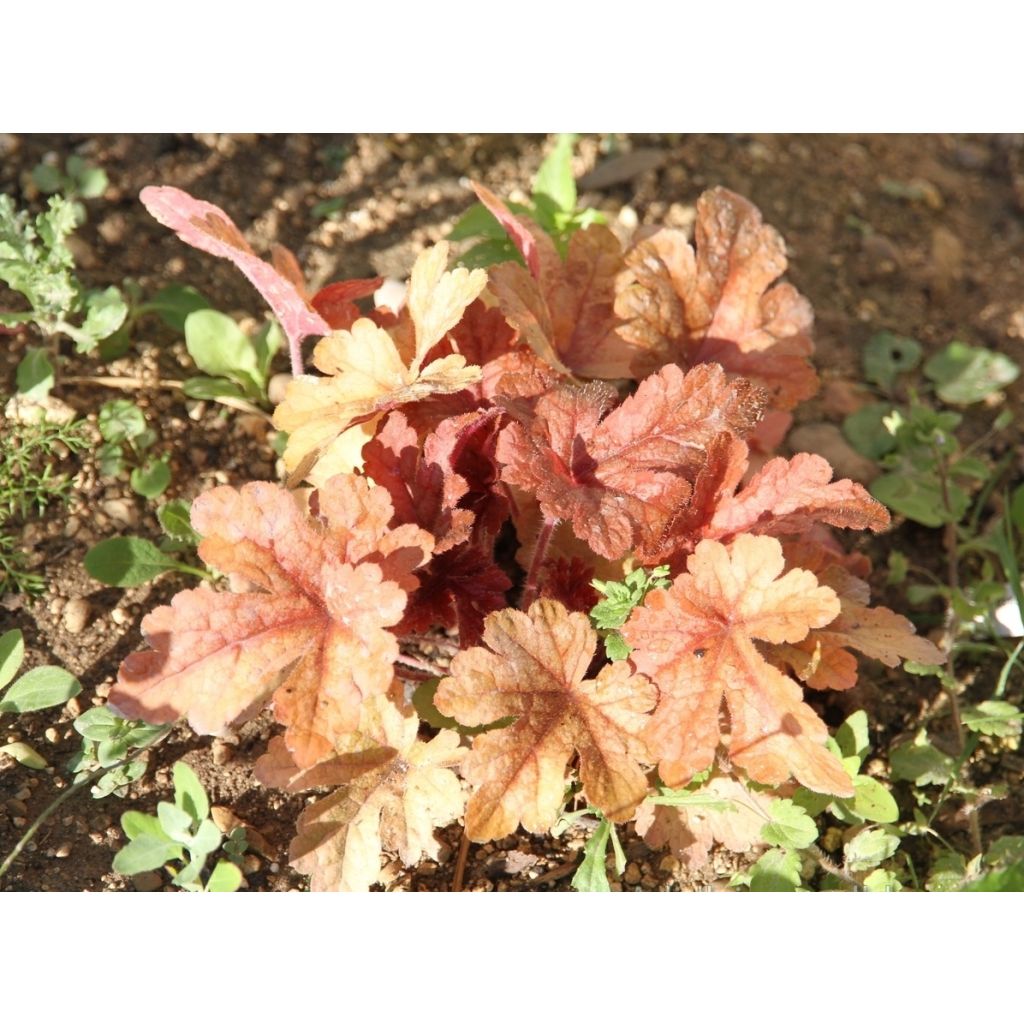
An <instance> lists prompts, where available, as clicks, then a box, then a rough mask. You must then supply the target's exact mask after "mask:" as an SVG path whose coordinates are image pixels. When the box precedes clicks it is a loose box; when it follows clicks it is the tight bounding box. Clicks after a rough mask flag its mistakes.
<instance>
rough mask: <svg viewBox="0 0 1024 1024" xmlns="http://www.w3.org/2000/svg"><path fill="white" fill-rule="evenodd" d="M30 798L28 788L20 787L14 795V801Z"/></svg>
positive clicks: (30, 793) (30, 794)
mask: <svg viewBox="0 0 1024 1024" xmlns="http://www.w3.org/2000/svg"><path fill="white" fill-rule="evenodd" d="M31 798H32V790H31V789H30V788H29V787H28V786H22V787H21V789H19V790H18V792H17V793H15V794H14V799H15V800H30V799H31Z"/></svg>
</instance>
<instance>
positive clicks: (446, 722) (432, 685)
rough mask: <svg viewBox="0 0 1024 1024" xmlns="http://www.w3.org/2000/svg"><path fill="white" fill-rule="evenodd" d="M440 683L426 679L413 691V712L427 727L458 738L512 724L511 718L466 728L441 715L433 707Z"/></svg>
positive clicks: (437, 680)
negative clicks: (442, 730) (445, 731)
mask: <svg viewBox="0 0 1024 1024" xmlns="http://www.w3.org/2000/svg"><path fill="white" fill-rule="evenodd" d="M440 683H441V680H440V678H438V679H428V680H427V681H426V682H424V683H420V685H419V686H417V687H416V689H415V690H414V691H413V695H412V706H413V710H414V711H415V712H416V714H417V715H419V716H420V718H421V719H422V720H423V721H424V722H426V723H427V725H432V726H433V727H434V728H435V729H452V730H454V731H455V732H457V733H459V735H460V736H479V735H480V733H483V732H490V731H491V730H492V729H504V728H505V727H506V726H508V725H511V724H512V722H513V719H512V718H499V719H498V720H497V721H496V722H491V723H490V724H488V725H472V726H466V725H461V724H460V723H459V722H456V721H455V719H454V718H449V717H448V716H447V715H442V714H441V712H440V711H438V710H437V708H436V707H435V706H434V694H436V693H437V688H438V686H439V685H440Z"/></svg>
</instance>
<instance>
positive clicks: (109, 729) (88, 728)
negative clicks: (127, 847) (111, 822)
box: [74, 704, 131, 839]
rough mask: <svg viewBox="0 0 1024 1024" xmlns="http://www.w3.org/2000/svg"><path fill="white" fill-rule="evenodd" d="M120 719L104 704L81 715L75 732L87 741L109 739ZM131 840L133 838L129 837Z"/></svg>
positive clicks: (76, 721)
mask: <svg viewBox="0 0 1024 1024" xmlns="http://www.w3.org/2000/svg"><path fill="white" fill-rule="evenodd" d="M121 721H122V720H121V719H120V718H115V717H114V715H113V713H112V712H111V711H110V709H109V708H108V707H107V706H106V705H105V704H104V705H102V706H100V707H98V708H89V710H88V711H86V712H84V713H83V714H81V715H79V716H78V717H77V718H76V719H75V721H74V728H75V732H77V733H78V734H79V735H81V736H84V737H85V738H86V739H87V740H95V741H97V742H98V741H100V740H105V739H109V737H110V735H111V733H113V732H114V731H115V730H116V729H117V727H118V726H119V725H120V723H121ZM128 838H129V839H130V838H131V836H129V837H128Z"/></svg>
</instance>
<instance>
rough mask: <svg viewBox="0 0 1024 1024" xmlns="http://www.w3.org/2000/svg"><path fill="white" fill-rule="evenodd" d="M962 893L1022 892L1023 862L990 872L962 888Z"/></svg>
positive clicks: (1023, 884) (1023, 885)
mask: <svg viewBox="0 0 1024 1024" xmlns="http://www.w3.org/2000/svg"><path fill="white" fill-rule="evenodd" d="M962 891H963V892H1024V862H1022V863H1020V864H1014V865H1013V867H1009V868H1006V869H1004V870H1003V871H992V872H990V873H989V874H987V875H983V876H982V877H981V878H979V879H978V880H977V881H976V882H971V883H970V885H965V886H964V887H963V890H962Z"/></svg>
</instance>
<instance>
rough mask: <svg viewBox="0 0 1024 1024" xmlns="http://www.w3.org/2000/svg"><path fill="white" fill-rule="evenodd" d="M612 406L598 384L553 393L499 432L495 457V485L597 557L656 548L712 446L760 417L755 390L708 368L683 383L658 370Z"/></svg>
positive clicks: (673, 372) (672, 369)
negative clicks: (527, 502)
mask: <svg viewBox="0 0 1024 1024" xmlns="http://www.w3.org/2000/svg"><path fill="white" fill-rule="evenodd" d="M615 398H616V395H615V392H614V391H613V390H612V389H611V388H610V387H609V386H608V385H602V384H597V383H592V384H588V385H586V386H585V387H575V388H574V387H569V386H563V387H561V388H558V389H556V390H553V391H551V392H549V393H548V394H546V395H543V396H542V397H541V398H539V399H538V400H537V401H536V403H535V406H534V410H533V415H532V418H530V419H528V422H526V423H512V424H510V425H509V426H508V427H506V428H505V430H504V431H503V432H502V434H501V436H500V438H499V440H498V451H497V455H498V460H499V462H502V463H504V464H505V469H504V470H503V472H502V479H503V480H505V481H506V482H507V483H510V484H514V485H515V486H517V487H521V488H523V489H524V490H526V491H529V492H530V493H532V494H535V495H536V496H537V498H538V500H539V501H540V505H541V509H542V510H543V512H544V515H545V516H547V517H548V518H550V519H567V520H569V521H570V522H571V523H572V527H573V531H574V532H575V533H576V536H577V537H580V538H581V539H584V540H586V541H587V543H588V544H589V545H590V546H591V547H592V548H593V550H594V551H595V552H597V553H598V554H600V555H602V556H604V557H605V558H621V557H622V556H623V555H624V554H625V553H626V552H627V551H629V550H630V549H631V548H633V547H636V546H638V545H643V544H648V543H651V542H656V541H657V539H658V538H660V536H661V534H662V532H663V531H664V529H665V528H666V525H667V524H668V523H669V522H670V521H671V520H672V519H673V518H674V517H675V516H677V515H678V514H679V511H680V509H682V508H684V507H685V505H686V503H687V502H688V500H689V498H690V495H691V492H692V484H693V481H694V479H695V478H696V477H697V475H698V473H699V472H700V470H701V469H702V467H703V466H704V464H705V462H706V460H707V451H708V447H709V445H710V444H711V443H712V441H713V440H714V439H715V438H716V437H717V435H719V434H720V433H722V432H723V431H728V432H731V433H734V434H737V435H741V436H742V435H744V434H746V433H749V431H750V430H751V429H753V426H754V424H755V423H756V422H757V418H758V416H759V415H760V412H761V396H760V394H759V393H758V392H757V391H756V390H755V389H753V388H751V387H750V386H749V385H747V384H746V382H744V381H733V382H731V383H730V382H728V381H726V379H725V375H724V373H722V371H721V369H720V368H719V367H717V366H712V365H706V366H701V367H697V368H696V369H694V370H691V371H690V372H689V373H687V374H685V375H684V373H683V371H682V370H680V369H679V368H678V367H676V366H666V367H664V368H663V369H662V370H661V371H659V372H658V373H657V374H654V375H653V376H651V377H649V378H647V380H645V381H643V383H641V385H640V387H639V388H638V389H637V392H636V394H634V395H632V396H631V397H630V398H627V399H626V401H625V402H623V403H622V404H621V405H620V406H619V407H618V408H615V409H614V410H613V411H611V412H609V410H610V409H611V408H612V406H613V405H614V404H615ZM512 408H513V410H514V411H516V412H518V411H519V410H518V409H515V407H514V406H513V407H512Z"/></svg>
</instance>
